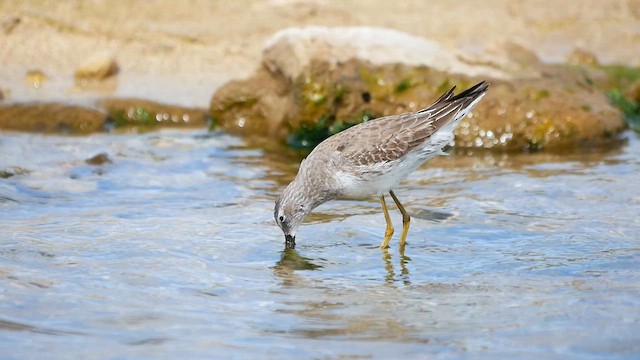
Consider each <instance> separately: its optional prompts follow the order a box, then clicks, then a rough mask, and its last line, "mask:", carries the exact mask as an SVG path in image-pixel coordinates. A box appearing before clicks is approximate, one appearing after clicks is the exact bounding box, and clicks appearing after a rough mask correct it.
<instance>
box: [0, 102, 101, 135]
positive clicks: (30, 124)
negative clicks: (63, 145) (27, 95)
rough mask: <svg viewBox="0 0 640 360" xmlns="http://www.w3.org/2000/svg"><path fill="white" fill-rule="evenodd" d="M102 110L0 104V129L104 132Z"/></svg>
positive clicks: (83, 132)
mask: <svg viewBox="0 0 640 360" xmlns="http://www.w3.org/2000/svg"><path fill="white" fill-rule="evenodd" d="M106 120H107V116H106V114H105V113H104V112H101V111H98V110H95V109H90V108H86V107H82V106H75V105H64V104H58V103H19V104H8V105H4V104H0V129H2V130H13V131H27V132H38V133H64V134H89V133H92V132H98V131H104V124H105V121H106Z"/></svg>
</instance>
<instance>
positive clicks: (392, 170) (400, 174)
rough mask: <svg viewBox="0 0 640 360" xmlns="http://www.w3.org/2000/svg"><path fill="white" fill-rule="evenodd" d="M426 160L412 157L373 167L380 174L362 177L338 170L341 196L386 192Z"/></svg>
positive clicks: (370, 194) (358, 196)
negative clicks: (377, 167) (378, 167)
mask: <svg viewBox="0 0 640 360" xmlns="http://www.w3.org/2000/svg"><path fill="white" fill-rule="evenodd" d="M434 155H435V154H434ZM430 157H432V156H430ZM426 160H427V159H424V158H422V159H417V158H413V157H410V158H407V159H404V161H400V162H397V163H396V164H392V165H389V164H387V165H385V166H384V167H382V166H381V168H380V169H376V168H371V170H380V174H379V175H372V176H370V177H362V178H361V177H359V176H356V175H354V174H353V173H351V172H345V171H338V172H337V173H336V175H335V177H336V181H337V182H338V183H339V184H340V185H339V186H340V187H341V190H342V191H341V195H342V196H341V197H344V198H353V199H359V198H368V197H371V196H374V195H382V194H386V193H388V192H389V190H392V189H394V188H395V187H397V186H398V185H399V184H400V182H401V181H402V180H404V179H406V178H407V177H408V176H409V175H410V174H411V173H412V172H414V171H415V170H416V169H417V168H418V167H419V166H420V165H422V164H423V163H424V162H425V161H426Z"/></svg>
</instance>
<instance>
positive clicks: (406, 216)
mask: <svg viewBox="0 0 640 360" xmlns="http://www.w3.org/2000/svg"><path fill="white" fill-rule="evenodd" d="M389 195H391V198H393V201H394V202H395V203H396V206H397V207H398V210H400V212H401V213H402V235H400V252H401V253H404V245H405V243H406V241H407V233H408V232H409V223H410V222H411V217H410V216H409V214H408V213H407V211H406V210H405V209H404V206H402V204H401V203H400V200H398V198H397V197H396V194H394V193H393V190H389Z"/></svg>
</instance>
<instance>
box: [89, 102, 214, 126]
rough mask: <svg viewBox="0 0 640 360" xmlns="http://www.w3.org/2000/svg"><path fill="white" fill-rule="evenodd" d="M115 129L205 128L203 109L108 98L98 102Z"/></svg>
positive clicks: (205, 121) (206, 120)
mask: <svg viewBox="0 0 640 360" xmlns="http://www.w3.org/2000/svg"><path fill="white" fill-rule="evenodd" d="M99 106H100V107H101V108H103V109H105V111H106V112H107V114H108V115H109V117H110V119H111V120H112V121H113V124H114V126H115V127H117V128H128V129H131V128H135V129H139V130H145V129H153V128H159V127H206V126H207V124H208V118H207V113H206V111H205V110H203V109H197V108H188V107H182V106H174V105H166V104H161V103H157V102H154V101H149V100H143V99H135V98H120V99H116V98H110V99H104V100H101V101H100V102H99Z"/></svg>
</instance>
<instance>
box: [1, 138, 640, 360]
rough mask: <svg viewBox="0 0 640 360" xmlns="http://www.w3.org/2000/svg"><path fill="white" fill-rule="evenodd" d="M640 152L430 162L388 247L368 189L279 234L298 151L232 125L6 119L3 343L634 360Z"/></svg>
mask: <svg viewBox="0 0 640 360" xmlns="http://www.w3.org/2000/svg"><path fill="white" fill-rule="evenodd" d="M98 153H106V154H107V155H108V157H109V158H110V159H111V160H112V162H111V163H109V162H106V163H104V164H100V165H90V164H87V163H86V162H85V160H86V159H88V158H91V157H92V156H94V155H96V154H98ZM639 154H640V139H638V136H637V135H635V134H632V133H629V134H627V143H626V144H625V145H623V146H622V147H619V148H615V149H610V150H607V151H604V150H602V151H600V150H599V151H587V150H585V151H580V152H578V153H576V154H569V155H562V156H561V155H549V154H544V153H540V154H533V155H531V154H521V155H511V156H507V155H480V156H476V157H466V156H448V157H441V158H438V159H436V160H434V161H432V162H431V163H429V164H428V165H427V166H424V167H423V168H422V169H420V170H419V171H417V172H416V173H415V174H413V176H412V177H411V178H410V179H409V180H408V181H407V182H405V183H404V184H403V186H401V187H400V188H398V189H397V190H396V193H397V195H398V197H399V198H400V200H401V201H403V203H404V204H405V207H406V208H407V210H408V211H409V212H410V213H412V214H413V215H414V217H413V221H412V225H411V230H410V233H409V237H408V244H407V249H406V252H405V256H400V254H399V253H398V250H397V238H398V235H399V234H398V233H399V232H400V228H401V225H400V224H401V219H400V216H399V213H398V212H397V211H395V208H392V218H393V221H394V223H395V224H396V228H397V231H396V232H397V234H396V236H395V237H394V239H393V240H392V243H391V244H392V247H391V248H390V249H389V251H387V252H384V251H381V250H380V249H378V248H377V245H378V244H379V243H380V241H381V240H382V236H383V234H384V218H383V216H382V212H381V211H380V207H379V204H378V202H377V200H376V199H371V200H370V201H336V202H331V203H328V204H325V205H323V206H321V207H320V208H318V209H317V212H316V213H315V214H314V215H313V216H312V217H311V218H310V219H309V221H308V223H307V224H305V225H304V226H303V227H302V228H301V229H300V230H299V233H298V246H297V248H296V249H295V250H284V246H283V238H282V235H281V233H280V230H279V229H278V228H277V226H276V225H275V223H274V221H273V200H274V197H275V194H276V193H277V191H278V189H279V188H280V187H282V186H283V185H285V184H286V183H287V181H289V180H291V178H292V177H293V175H294V174H295V171H296V161H295V159H293V158H292V157H291V156H279V155H275V154H274V153H272V152H268V151H264V150H261V149H260V148H258V147H256V146H252V145H250V144H246V143H245V142H243V141H242V140H240V139H238V138H235V137H231V136H228V135H223V134H206V133H205V132H203V131H190V132H184V131H163V132H158V133H148V134H143V135H131V134H120V135H114V134H110V135H105V134H103V135H92V136H88V137H61V136H40V135H33V134H10V133H4V134H2V136H0V170H8V172H9V173H15V175H14V176H10V177H7V178H5V179H0V228H1V229H2V231H1V234H0V348H1V349H2V357H3V358H10V359H36V358H37V359H40V358H42V356H43V355H46V356H47V357H48V358H69V357H74V358H135V357H158V358H211V357H220V358H279V359H280V358H291V359H293V358H296V359H297V358H391V357H394V358H425V357H426V356H430V357H436V358H459V357H473V358H478V357H480V358H495V357H502V358H513V357H516V356H518V357H521V358H539V357H542V356H544V357H545V358H554V357H555V358H581V359H584V358H594V359H595V358H602V357H604V356H606V357H609V358H636V357H637V356H639V355H640V332H639V331H638V329H640V236H639V235H638V234H640V231H639V230H640V216H639V215H640V211H639V209H640V186H639V184H640V183H639V180H638V179H639V178H638V174H640V160H639V158H640V157H639ZM5 176H8V174H5ZM388 203H391V202H388Z"/></svg>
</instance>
